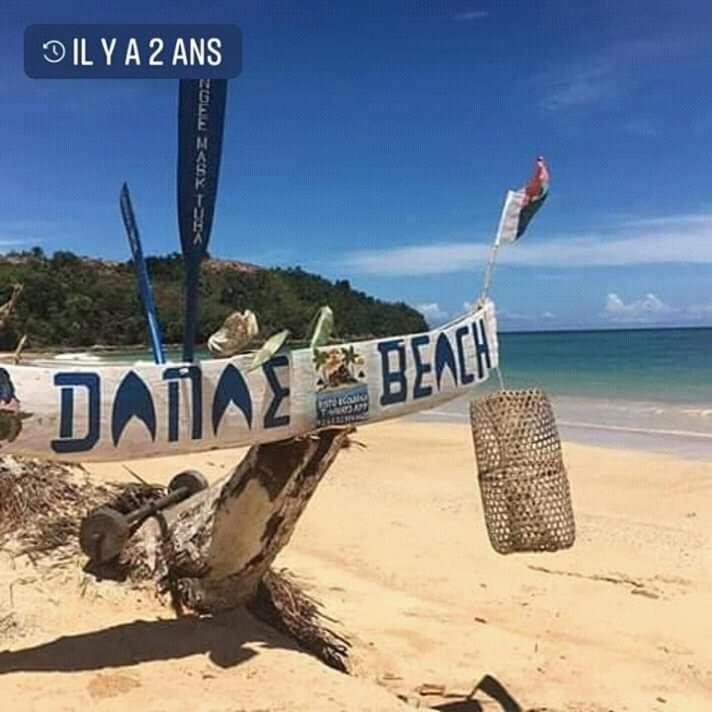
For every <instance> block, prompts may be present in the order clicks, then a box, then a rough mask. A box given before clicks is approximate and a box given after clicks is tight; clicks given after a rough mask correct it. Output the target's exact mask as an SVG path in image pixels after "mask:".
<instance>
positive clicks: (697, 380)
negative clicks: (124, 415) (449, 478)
mask: <svg viewBox="0 0 712 712" xmlns="http://www.w3.org/2000/svg"><path fill="white" fill-rule="evenodd" d="M168 357H169V358H174V359H177V358H178V357H179V352H178V351H176V352H175V353H170V352H169V354H168ZM56 358H57V359H59V360H69V359H73V358H81V359H82V360H84V359H86V358H89V359H93V360H95V361H96V362H103V363H109V362H112V361H119V360H121V361H125V360H127V359H130V360H145V361H149V362H150V361H151V354H150V353H149V352H148V351H139V352H123V353H113V354H110V355H101V354H77V355H69V354H66V355H60V356H58V357H56ZM500 360H501V365H502V375H503V377H504V381H505V384H506V385H507V387H512V388H527V387H533V386H538V387H540V388H543V389H544V390H545V391H547V393H549V394H550V396H551V397H552V399H553V402H554V407H555V410H556V414H557V418H558V421H559V426H560V429H561V431H562V434H563V435H564V436H565V437H566V438H568V439H574V440H581V441H586V442H596V443H599V444H611V445H624V446H631V447H643V448H646V449H653V450H662V451H673V452H676V453H680V454H688V455H693V456H704V457H706V456H708V455H709V456H712V329H636V330H615V331H613V330H612V331H565V332H564V331H557V332H536V333H505V334H500ZM496 384H497V380H496V378H495V377H492V379H491V380H490V383H489V384H488V385H487V386H486V387H485V388H483V392H486V391H488V390H491V389H493V388H494V387H496ZM417 417H419V418H421V419H445V420H448V419H452V420H464V419H465V418H466V417H467V403H466V401H465V400H462V399H461V400H459V401H455V402H453V403H450V404H447V405H446V406H442V407H439V408H437V409H435V410H433V411H428V412H426V413H422V414H419V415H418V416H417Z"/></svg>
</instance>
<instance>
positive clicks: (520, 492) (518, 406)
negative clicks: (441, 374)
mask: <svg viewBox="0 0 712 712" xmlns="http://www.w3.org/2000/svg"><path fill="white" fill-rule="evenodd" d="M470 419H471V424H472V437H473V439H474V443H475V456H476V459H477V470H478V479H479V484H480V493H481V495H482V506H483V509H484V515H485V523H486V525H487V533H488V535H489V538H490V542H491V543H492V546H493V548H494V549H495V551H497V552H499V553H500V554H510V553H513V552H527V551H529V552H531V551H559V550H560V549H567V548H568V547H570V546H571V545H572V544H573V543H574V539H575V536H576V528H575V524H574V513H573V508H572V506H571V494H570V490H569V482H568V478H567V475H566V468H565V467H564V462H563V458H562V455H561V441H560V439H559V433H558V430H557V428H556V420H555V418H554V411H553V409H552V407H551V403H550V402H549V399H548V397H547V396H546V394H545V393H544V392H543V391H541V390H539V389H537V388H533V389H528V390H502V391H499V392H498V393H495V394H492V395H490V396H487V397H485V398H481V399H478V400H473V401H472V402H471V403H470Z"/></svg>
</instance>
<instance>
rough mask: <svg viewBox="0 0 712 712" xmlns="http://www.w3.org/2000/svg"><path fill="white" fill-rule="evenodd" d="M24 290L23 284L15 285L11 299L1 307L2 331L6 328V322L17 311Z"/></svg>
mask: <svg viewBox="0 0 712 712" xmlns="http://www.w3.org/2000/svg"><path fill="white" fill-rule="evenodd" d="M22 289H23V286H22V285H21V284H13V285H12V294H11V295H10V299H8V300H7V301H6V302H5V303H4V304H2V305H0V329H4V328H5V324H6V322H7V321H8V319H9V318H10V317H11V316H12V312H13V311H14V310H15V305H16V304H17V300H18V299H19V298H20V295H21V294H22Z"/></svg>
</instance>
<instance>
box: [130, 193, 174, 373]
mask: <svg viewBox="0 0 712 712" xmlns="http://www.w3.org/2000/svg"><path fill="white" fill-rule="evenodd" d="M119 203H120V205H121V217H122V219H123V221H124V228H125V229H126V237H127V238H128V240H129V246H130V247H131V256H132V257H133V262H134V269H135V270H136V282H137V283H138V291H139V294H140V295H141V303H142V304H143V311H144V313H145V315H146V324H147V325H148V335H149V338H150V339H151V350H152V351H153V360H154V361H155V362H156V363H165V362H166V356H165V353H164V351H163V343H162V341H163V340H162V338H161V326H160V324H159V323H158V314H157V313H156V305H155V304H154V302H153V292H152V291H151V282H150V281H149V279H148V270H147V269H146V260H145V259H144V257H143V248H142V247H141V235H140V234H139V231H138V226H137V225H136V216H135V215H134V211H133V206H132V205H131V196H130V195H129V187H128V185H126V183H124V184H123V186H122V187H121V197H120V201H119Z"/></svg>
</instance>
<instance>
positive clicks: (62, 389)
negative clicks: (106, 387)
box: [50, 371, 101, 453]
mask: <svg viewBox="0 0 712 712" xmlns="http://www.w3.org/2000/svg"><path fill="white" fill-rule="evenodd" d="M54 385H55V386H57V387H58V388H59V398H60V401H59V403H60V415H59V438H57V439H56V440H52V442H51V443H50V447H51V448H52V450H54V451H55V452H58V453H72V452H85V451H87V450H91V449H92V448H93V447H94V445H96V444H97V442H98V441H99V437H100V435H101V432H100V427H101V426H100V423H101V381H100V379H99V374H98V373H78V372H76V371H68V372H67V373H57V374H55V377H54ZM76 388H81V389H86V392H87V418H86V422H87V432H86V433H85V434H84V436H83V437H75V433H74V392H75V389H76Z"/></svg>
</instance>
